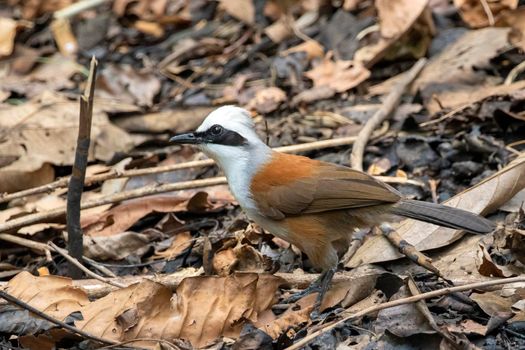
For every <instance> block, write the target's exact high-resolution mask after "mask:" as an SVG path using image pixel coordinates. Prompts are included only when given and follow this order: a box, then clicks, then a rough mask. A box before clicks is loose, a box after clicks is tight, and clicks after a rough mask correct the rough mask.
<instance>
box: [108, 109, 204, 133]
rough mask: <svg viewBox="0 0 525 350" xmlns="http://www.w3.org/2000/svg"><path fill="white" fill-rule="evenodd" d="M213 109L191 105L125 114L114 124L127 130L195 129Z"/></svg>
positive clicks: (162, 130) (178, 130)
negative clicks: (145, 112)
mask: <svg viewBox="0 0 525 350" xmlns="http://www.w3.org/2000/svg"><path fill="white" fill-rule="evenodd" d="M213 109H214V108H212V107H192V108H188V109H172V110H169V111H163V112H156V113H148V114H135V115H125V116H122V117H119V118H118V119H116V120H115V124H116V125H117V126H119V127H121V128H122V129H124V130H126V131H129V132H142V133H162V132H170V133H181V132H188V131H191V130H195V129H196V128H197V126H199V125H200V124H201V123H202V121H203V120H204V118H206V116H207V115H208V114H210V112H211V111H213Z"/></svg>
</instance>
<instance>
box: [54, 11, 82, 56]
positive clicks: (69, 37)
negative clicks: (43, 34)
mask: <svg viewBox="0 0 525 350" xmlns="http://www.w3.org/2000/svg"><path fill="white" fill-rule="evenodd" d="M51 32H52V33H53V38H54V39H55V42H56V44H57V46H58V50H59V51H60V53H61V54H62V55H64V56H65V57H74V56H75V54H76V53H77V51H78V42H77V38H76V37H75V35H74V34H73V29H72V28H71V23H70V22H69V19H68V18H59V19H55V20H53V22H51Z"/></svg>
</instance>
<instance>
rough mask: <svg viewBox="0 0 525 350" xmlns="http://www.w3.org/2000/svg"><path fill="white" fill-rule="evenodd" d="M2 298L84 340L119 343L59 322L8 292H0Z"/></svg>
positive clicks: (108, 343) (107, 343) (110, 343)
mask: <svg viewBox="0 0 525 350" xmlns="http://www.w3.org/2000/svg"><path fill="white" fill-rule="evenodd" d="M0 298H2V299H5V300H6V301H8V302H9V303H11V304H14V305H16V306H18V307H21V308H22V309H25V310H27V311H29V312H31V313H33V314H35V315H36V316H38V317H41V318H43V319H44V320H46V321H49V322H51V323H54V324H56V325H57V326H60V327H62V328H64V329H67V330H68V331H70V332H72V333H74V334H78V335H80V336H82V337H84V338H87V339H91V340H94V341H96V342H98V343H102V344H106V345H113V344H117V342H115V341H113V340H109V339H104V338H100V337H97V336H96V335H93V334H90V333H88V332H84V331H83V330H80V329H78V328H77V327H73V326H71V325H68V324H67V323H65V322H62V321H60V320H57V319H56V318H54V317H51V316H49V315H48V314H46V313H44V312H42V311H40V310H38V309H37V308H35V307H33V306H31V305H29V304H27V303H25V302H23V301H22V300H20V299H18V298H16V297H14V296H12V295H11V294H9V293H7V292H5V291H3V290H0Z"/></svg>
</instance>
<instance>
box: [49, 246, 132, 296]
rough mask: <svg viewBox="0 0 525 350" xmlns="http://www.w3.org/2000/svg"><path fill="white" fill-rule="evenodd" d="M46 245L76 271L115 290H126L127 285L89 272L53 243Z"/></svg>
mask: <svg viewBox="0 0 525 350" xmlns="http://www.w3.org/2000/svg"><path fill="white" fill-rule="evenodd" d="M48 245H49V246H50V247H51V248H53V250H54V251H55V252H57V253H58V254H60V255H62V256H63V257H64V258H65V259H66V260H67V261H69V262H70V263H71V264H73V265H75V266H76V267H77V268H78V269H80V270H82V271H83V272H84V273H85V274H86V275H88V276H90V277H92V278H94V279H96V280H99V281H100V282H103V283H107V284H109V285H110V286H114V287H117V288H126V287H127V285H125V284H123V283H119V282H118V281H113V280H111V279H108V278H104V277H102V276H100V275H97V274H96V273H94V272H93V271H91V270H90V269H88V268H87V267H85V266H84V265H82V264H81V263H80V261H78V260H77V259H75V258H74V257H72V256H71V255H69V254H68V253H67V252H66V250H65V249H62V248H60V247H59V246H57V245H56V244H55V243H53V242H49V243H48Z"/></svg>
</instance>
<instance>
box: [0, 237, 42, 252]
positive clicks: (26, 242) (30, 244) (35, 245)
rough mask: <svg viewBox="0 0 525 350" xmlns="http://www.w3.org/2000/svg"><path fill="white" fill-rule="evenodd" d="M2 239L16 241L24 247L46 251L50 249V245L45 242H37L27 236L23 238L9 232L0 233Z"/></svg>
mask: <svg viewBox="0 0 525 350" xmlns="http://www.w3.org/2000/svg"><path fill="white" fill-rule="evenodd" d="M0 240H2V241H6V242H11V243H15V244H18V245H21V246H22V247H27V248H29V249H34V250H38V251H41V252H42V253H46V252H48V251H49V247H48V246H47V245H45V244H44V243H40V242H35V241H32V240H30V239H27V238H22V237H18V236H14V235H10V234H8V233H0Z"/></svg>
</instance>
